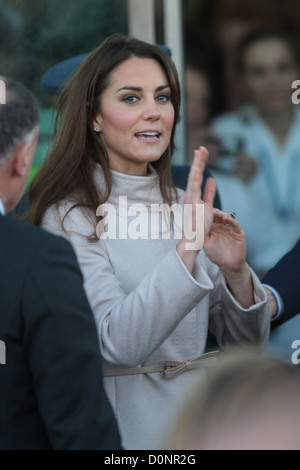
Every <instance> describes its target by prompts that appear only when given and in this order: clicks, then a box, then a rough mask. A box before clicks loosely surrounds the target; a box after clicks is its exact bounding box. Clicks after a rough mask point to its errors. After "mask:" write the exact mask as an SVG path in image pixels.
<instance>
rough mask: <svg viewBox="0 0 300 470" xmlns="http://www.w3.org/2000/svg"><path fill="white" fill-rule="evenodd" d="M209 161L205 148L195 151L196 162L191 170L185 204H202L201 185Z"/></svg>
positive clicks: (194, 161)
mask: <svg viewBox="0 0 300 470" xmlns="http://www.w3.org/2000/svg"><path fill="white" fill-rule="evenodd" d="M207 159H208V151H207V149H206V148H205V147H200V148H199V149H198V150H195V151H194V160H193V163H192V165H191V168H190V172H189V176H188V181H187V187H186V191H185V193H186V198H185V199H186V201H185V202H200V200H201V185H202V180H203V171H204V169H205V165H206V162H207Z"/></svg>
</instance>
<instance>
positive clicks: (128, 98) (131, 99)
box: [122, 95, 138, 104]
mask: <svg viewBox="0 0 300 470" xmlns="http://www.w3.org/2000/svg"><path fill="white" fill-rule="evenodd" d="M137 100H138V97H137V96H134V95H127V96H124V98H123V99H122V101H125V103H130V104H131V103H135V102H136V101H137Z"/></svg>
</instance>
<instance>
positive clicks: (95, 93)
mask: <svg viewBox="0 0 300 470" xmlns="http://www.w3.org/2000/svg"><path fill="white" fill-rule="evenodd" d="M132 57H139V58H148V59H149V58H150V59H154V60H156V61H157V62H158V63H159V64H160V65H161V66H162V68H163V69H164V71H165V73H166V75H167V78H168V81H169V85H170V88H171V102H172V104H173V106H174V112H175V119H174V125H173V129H172V133H171V139H170V143H169V145H168V147H167V149H166V151H165V152H164V153H163V155H162V156H161V158H160V159H159V160H158V161H156V162H154V163H153V164H152V166H153V167H154V168H155V170H156V171H157V173H158V175H159V182H160V190H161V193H162V199H163V202H166V203H169V204H171V203H172V200H174V197H175V198H176V191H175V187H174V186H173V184H172V181H171V159H172V155H173V152H174V150H175V143H174V134H175V128H176V123H177V120H178V116H179V108H180V85H179V79H178V74H177V71H176V67H175V65H174V63H173V61H172V60H171V58H170V57H169V56H168V55H167V54H166V53H165V52H164V51H163V50H162V49H161V48H160V47H159V46H155V45H152V44H148V43H146V42H144V41H140V40H138V39H136V38H127V37H126V36H123V35H120V34H113V35H111V36H109V37H108V38H107V39H106V40H105V41H104V42H103V43H102V44H101V45H100V46H99V47H97V48H96V49H94V50H93V51H92V52H91V53H90V54H89V55H88V56H87V57H86V58H85V60H84V61H83V63H82V64H81V66H80V67H79V69H78V70H77V71H76V72H75V73H74V75H73V76H72V78H71V79H70V80H69V82H68V83H67V84H66V85H65V87H64V88H63V89H62V91H61V93H60V95H59V97H58V100H57V106H56V109H57V115H56V121H55V136H54V141H53V146H52V149H51V150H50V153H49V155H48V156H47V158H46V160H45V162H44V163H43V165H42V166H41V168H40V170H39V171H38V173H37V175H36V176H35V178H34V179H33V181H32V183H31V185H30V188H29V203H30V205H29V211H28V213H27V215H26V221H27V222H29V223H31V224H34V225H38V226H40V225H41V224H42V220H43V217H44V215H45V212H46V210H47V209H48V208H49V207H50V206H52V205H53V204H58V203H59V202H61V201H63V200H66V199H67V200H69V201H72V203H73V202H74V204H73V205H72V207H71V209H70V210H72V209H74V208H75V207H81V208H82V209H83V210H84V211H85V212H86V214H87V215H88V216H89V217H93V218H95V219H96V221H97V217H96V210H97V207H98V206H99V205H100V204H103V203H104V202H105V201H106V200H107V198H108V197H109V195H110V192H111V187H112V178H111V172H110V168H109V159H108V154H107V151H106V148H105V146H104V144H103V142H102V138H101V134H97V133H96V132H95V131H94V129H93V120H94V119H95V117H96V115H97V113H98V112H99V109H100V106H101V95H102V93H103V92H104V90H105V89H106V88H107V87H108V86H109V83H110V76H111V73H112V72H113V71H114V69H115V68H116V67H118V66H119V65H120V64H122V63H123V62H125V61H126V60H128V59H130V58H132ZM95 163H99V164H100V165H101V167H102V170H103V174H104V177H105V181H106V187H105V188H101V191H99V188H97V187H96V184H95V182H94V178H93V172H94V165H95ZM66 215H67V214H66ZM66 215H65V216H66ZM63 221H64V219H63V220H62V228H64V227H63ZM91 238H92V239H93V240H94V241H95V240H96V239H98V238H97V237H96V236H95V234H93V236H92V237H91Z"/></svg>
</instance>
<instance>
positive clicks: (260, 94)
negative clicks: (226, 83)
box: [212, 29, 300, 276]
mask: <svg viewBox="0 0 300 470" xmlns="http://www.w3.org/2000/svg"><path fill="white" fill-rule="evenodd" d="M237 63H238V67H239V70H240V73H241V79H242V80H243V81H244V84H245V86H246V89H247V91H248V104H247V105H245V106H242V107H241V108H239V109H237V110H236V111H233V112H230V113H225V114H222V115H220V116H217V117H216V118H215V119H214V120H213V121H212V128H213V130H214V132H215V133H216V134H217V135H218V137H219V138H220V139H221V141H222V142H228V143H229V145H231V148H232V149H233V151H232V153H231V155H230V157H231V158H230V159H229V163H228V164H229V166H230V165H232V166H234V160H235V157H236V152H235V150H234V149H236V148H238V147H240V148H242V149H243V151H244V152H245V153H246V154H247V155H248V156H249V157H250V158H253V159H254V160H255V162H256V166H257V170H256V172H255V173H254V175H253V177H252V178H250V179H249V180H247V181H246V182H241V181H240V180H239V179H237V178H235V176H234V175H233V173H232V172H228V173H227V174H224V173H223V174H222V173H220V172H213V174H214V176H215V178H216V180H217V184H218V189H219V192H220V196H221V200H222V204H223V208H224V209H225V210H228V207H230V208H231V209H230V210H233V211H234V212H236V213H237V215H238V217H239V220H240V221H241V223H242V225H243V227H244V229H245V232H246V240H247V246H248V261H249V263H250V264H251V265H252V266H253V268H254V270H255V271H256V273H257V274H258V275H259V276H263V275H264V274H265V273H266V272H267V271H268V270H269V269H270V268H271V267H273V266H274V264H276V262H277V261H278V260H279V259H280V258H281V257H282V256H283V255H284V254H285V253H286V252H287V251H289V250H290V249H291V248H292V247H293V246H294V244H295V243H296V241H297V240H298V238H299V232H300V187H299V184H298V181H299V177H300V159H299V152H300V141H299V133H300V111H299V109H298V108H297V106H295V105H294V104H293V102H292V99H291V96H292V91H291V86H292V83H293V81H294V80H296V79H297V77H299V66H298V55H297V52H296V50H295V47H294V44H293V42H292V41H291V39H290V38H289V37H288V36H287V35H286V34H285V33H283V32H282V31H280V30H279V31H278V30H269V29H267V30H265V29H264V30H258V31H255V32H252V33H250V34H249V35H248V36H246V37H245V38H244V40H243V41H242V43H241V44H240V46H239V49H238V55H237ZM226 158H228V155H227V156H224V160H226Z"/></svg>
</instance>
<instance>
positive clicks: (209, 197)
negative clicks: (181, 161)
mask: <svg viewBox="0 0 300 470" xmlns="http://www.w3.org/2000/svg"><path fill="white" fill-rule="evenodd" d="M207 160H208V151H207V149H206V148H205V147H200V148H199V149H198V150H195V151H194V160H193V163H192V165H191V169H190V173H189V177H188V182H187V187H186V191H185V194H184V200H183V202H184V230H183V235H182V239H181V240H180V242H179V244H178V245H177V252H178V254H179V256H180V257H181V259H182V261H183V262H184V264H185V265H186V267H187V268H188V269H189V271H192V269H193V266H194V263H195V260H196V257H197V255H198V253H199V251H200V250H201V248H202V247H203V244H204V242H205V239H206V238H207V237H208V235H209V233H210V231H211V227H212V223H213V201H214V197H215V194H216V182H215V180H214V179H213V178H208V179H207V181H206V185H205V189H204V193H203V197H202V191H201V185H202V181H203V172H204V169H205V165H206V162H207Z"/></svg>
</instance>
